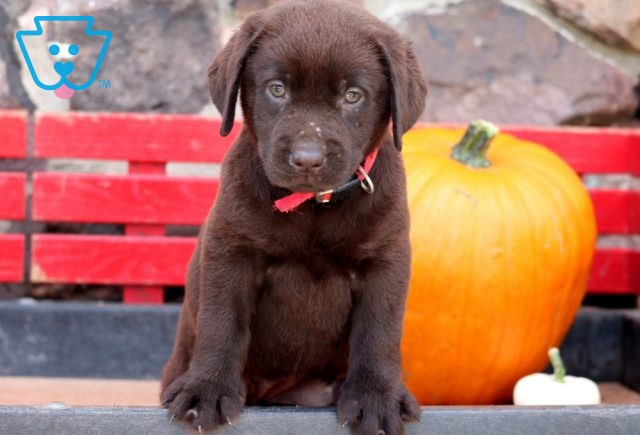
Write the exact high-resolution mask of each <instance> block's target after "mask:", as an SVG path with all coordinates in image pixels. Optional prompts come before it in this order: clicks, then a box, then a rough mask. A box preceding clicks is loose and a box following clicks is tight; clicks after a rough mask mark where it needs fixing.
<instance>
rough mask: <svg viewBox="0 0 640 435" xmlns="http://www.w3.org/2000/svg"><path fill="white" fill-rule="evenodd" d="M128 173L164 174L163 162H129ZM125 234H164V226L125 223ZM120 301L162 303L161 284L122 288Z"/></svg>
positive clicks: (164, 165)
mask: <svg viewBox="0 0 640 435" xmlns="http://www.w3.org/2000/svg"><path fill="white" fill-rule="evenodd" d="M129 174H146V175H165V174H166V163H164V162H129ZM124 229H125V234H126V235H127V236H164V235H165V232H166V227H165V226H164V225H157V224H138V223H135V224H127V225H125V227H124ZM122 302H124V303H125V304H162V303H164V288H163V287H162V286H149V285H136V286H129V285H128V286H125V287H124V288H123V289H122Z"/></svg>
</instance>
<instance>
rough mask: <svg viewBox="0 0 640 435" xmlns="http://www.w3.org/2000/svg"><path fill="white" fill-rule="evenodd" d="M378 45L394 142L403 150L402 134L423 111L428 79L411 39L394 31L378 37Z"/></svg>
mask: <svg viewBox="0 0 640 435" xmlns="http://www.w3.org/2000/svg"><path fill="white" fill-rule="evenodd" d="M378 46H379V47H380V51H381V54H382V61H383V64H384V66H385V69H386V71H387V77H388V82H389V99H390V101H389V107H390V109H391V122H392V124H393V143H394V145H395V146H396V148H397V149H398V151H400V150H401V149H402V135H403V134H404V133H405V132H406V131H407V130H409V129H410V128H411V126H413V124H415V122H416V121H417V120H418V118H419V117H420V115H421V114H422V112H423V110H424V105H425V100H426V97H427V82H426V80H425V78H424V75H423V73H422V70H421V69H420V65H419V64H418V61H417V59H416V55H415V53H414V51H413V48H412V47H411V43H410V42H409V41H407V40H405V39H404V38H402V37H401V36H400V35H398V34H397V33H396V32H395V31H394V32H393V33H391V32H389V33H387V34H386V35H383V36H381V37H379V38H378Z"/></svg>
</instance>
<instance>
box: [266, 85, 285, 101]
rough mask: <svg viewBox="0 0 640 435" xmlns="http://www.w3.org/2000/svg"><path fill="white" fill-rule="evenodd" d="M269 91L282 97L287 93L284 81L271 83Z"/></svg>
mask: <svg viewBox="0 0 640 435" xmlns="http://www.w3.org/2000/svg"><path fill="white" fill-rule="evenodd" d="M269 92H270V93H271V95H273V96H274V97H276V98H282V97H284V95H285V94H286V93H287V90H286V89H285V87H284V85H283V84H282V82H275V83H271V84H270V85H269Z"/></svg>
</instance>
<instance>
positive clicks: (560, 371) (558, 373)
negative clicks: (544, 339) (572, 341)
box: [549, 347, 567, 384]
mask: <svg viewBox="0 0 640 435" xmlns="http://www.w3.org/2000/svg"><path fill="white" fill-rule="evenodd" d="M549 359H550V360H551V365H552V366H553V376H554V377H555V381H556V382H560V383H562V384H564V383H565V382H566V381H565V380H564V377H565V375H566V374H567V371H566V369H565V368H564V363H563V362H562V358H560V351H559V350H558V348H557V347H552V348H551V349H549Z"/></svg>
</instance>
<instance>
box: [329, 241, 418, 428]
mask: <svg viewBox="0 0 640 435" xmlns="http://www.w3.org/2000/svg"><path fill="white" fill-rule="evenodd" d="M409 263H410V253H409V246H408V242H406V243H405V242H404V241H402V242H399V246H396V247H393V248H391V249H388V250H387V251H386V252H384V253H382V254H381V258H379V259H378V261H375V263H374V264H371V265H370V266H369V267H368V268H367V270H365V271H364V273H365V275H364V277H363V283H362V287H361V288H359V289H356V292H355V293H356V294H355V297H356V301H355V306H354V309H353V314H352V315H353V317H352V323H351V332H350V337H349V371H348V375H347V379H346V381H345V383H344V384H343V385H342V388H341V390H340V395H339V398H338V403H337V408H338V409H337V411H338V418H339V420H340V421H341V422H342V423H343V424H345V425H350V426H351V427H352V428H353V429H355V430H356V432H357V433H358V434H366V435H369V434H373V435H375V434H377V433H378V432H379V431H384V433H385V434H386V435H396V434H402V433H404V427H403V423H402V422H403V420H404V421H411V420H416V419H418V418H419V417H420V407H419V406H418V404H417V402H416V400H415V398H414V397H413V396H412V395H411V393H409V391H408V390H407V389H406V388H405V386H404V385H403V383H402V380H401V376H402V373H401V361H400V338H401V335H402V320H403V315H404V307H405V298H406V292H407V287H408V279H409V266H410V264H409Z"/></svg>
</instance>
